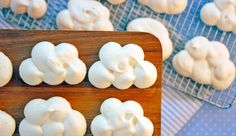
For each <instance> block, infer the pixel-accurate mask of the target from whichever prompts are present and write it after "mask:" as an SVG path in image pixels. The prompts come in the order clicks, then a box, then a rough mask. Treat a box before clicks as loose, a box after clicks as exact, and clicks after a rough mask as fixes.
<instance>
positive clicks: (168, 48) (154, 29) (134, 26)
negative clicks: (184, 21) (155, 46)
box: [127, 18, 173, 61]
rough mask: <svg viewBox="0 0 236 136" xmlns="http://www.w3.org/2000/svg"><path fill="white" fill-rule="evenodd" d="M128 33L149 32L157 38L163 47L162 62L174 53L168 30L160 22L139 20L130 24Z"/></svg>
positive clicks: (146, 19)
mask: <svg viewBox="0 0 236 136" xmlns="http://www.w3.org/2000/svg"><path fill="white" fill-rule="evenodd" d="M127 31H138V32H147V33H150V34H153V35H154V36H156V37H157V38H158V39H159V40H160V42H161V46H162V57H163V58H162V60H163V61H164V60H166V59H167V58H169V56H170V55H171V53H172V51H173V45H172V41H171V40H170V37H169V32H168V30H167V28H166V27H165V26H164V25H163V24H162V23H161V22H159V21H157V20H155V19H152V18H137V19H134V20H133V21H131V22H129V24H128V26H127Z"/></svg>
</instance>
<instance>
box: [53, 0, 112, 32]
mask: <svg viewBox="0 0 236 136" xmlns="http://www.w3.org/2000/svg"><path fill="white" fill-rule="evenodd" d="M56 21H57V26H58V27H59V29H66V30H96V31H113V25H112V23H111V21H110V11H109V10H108V8H107V7H105V6H103V5H102V4H101V3H100V2H98V1H95V0H70V1H69V3H68V9H65V10H62V11H61V12H60V13H58V15H57V19H56Z"/></svg>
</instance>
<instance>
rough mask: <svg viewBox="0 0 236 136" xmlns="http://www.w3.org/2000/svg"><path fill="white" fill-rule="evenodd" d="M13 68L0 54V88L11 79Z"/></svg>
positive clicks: (4, 56) (6, 58) (8, 60)
mask: <svg viewBox="0 0 236 136" xmlns="http://www.w3.org/2000/svg"><path fill="white" fill-rule="evenodd" d="M12 73H13V68H12V63H11V60H10V59H9V58H8V57H7V56H6V55H5V54H4V53H2V52H0V87H3V86H5V85H6V84H7V83H8V82H9V81H10V80H11V77H12Z"/></svg>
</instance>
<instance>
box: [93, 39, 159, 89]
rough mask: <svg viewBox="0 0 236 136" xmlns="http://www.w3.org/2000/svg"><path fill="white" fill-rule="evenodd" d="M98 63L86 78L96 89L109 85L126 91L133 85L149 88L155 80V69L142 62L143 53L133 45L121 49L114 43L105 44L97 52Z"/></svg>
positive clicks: (150, 64) (149, 64)
mask: <svg viewBox="0 0 236 136" xmlns="http://www.w3.org/2000/svg"><path fill="white" fill-rule="evenodd" d="M99 58H100V61H97V62H95V63H94V64H93V65H92V66H91V67H90V69H89V72H88V77H89V81H90V83H91V84H92V85H94V86H95V87H97V88H107V87H109V86H111V85H113V86H115V87H116V88H118V89H128V88H129V87H131V86H132V85H133V84H134V85H135V86H136V87H138V88H148V87H151V86H152V85H153V84H154V83H155V82H156V79H157V69H156V67H155V66H154V65H153V64H152V63H151V62H148V61H145V60H144V52H143V50H142V48H141V47H139V46H138V45H135V44H127V45H125V46H124V47H121V45H120V44H118V43H115V42H109V43H106V44H105V45H104V46H103V47H102V48H101V50H100V52H99Z"/></svg>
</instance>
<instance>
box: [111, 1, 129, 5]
mask: <svg viewBox="0 0 236 136" xmlns="http://www.w3.org/2000/svg"><path fill="white" fill-rule="evenodd" d="M107 1H108V2H110V3H111V4H114V5H117V4H121V3H123V2H125V1H126V0H107Z"/></svg>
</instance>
